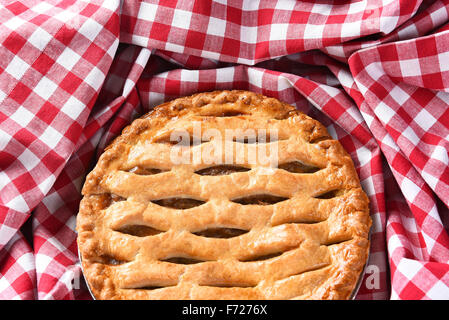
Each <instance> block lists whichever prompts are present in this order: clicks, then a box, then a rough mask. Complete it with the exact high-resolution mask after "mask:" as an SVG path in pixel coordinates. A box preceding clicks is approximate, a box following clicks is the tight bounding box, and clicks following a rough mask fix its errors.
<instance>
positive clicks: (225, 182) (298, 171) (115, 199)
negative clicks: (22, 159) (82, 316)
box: [77, 90, 371, 299]
mask: <svg viewBox="0 0 449 320" xmlns="http://www.w3.org/2000/svg"><path fill="white" fill-rule="evenodd" d="M195 125H196V126H199V127H200V128H201V130H202V132H207V131H208V129H213V130H215V131H212V132H215V133H217V132H218V133H223V134H222V137H223V139H222V140H221V141H219V140H220V139H218V138H216V136H214V137H213V138H210V139H207V137H206V138H203V137H202V136H201V137H195V135H194V133H195ZM239 128H244V129H254V130H258V131H257V132H262V131H263V130H265V131H266V132H268V134H267V136H266V137H267V138H266V139H265V140H263V139H262V138H261V139H260V140H258V137H257V138H255V140H253V141H250V140H251V139H250V138H248V137H247V139H246V140H245V139H243V138H241V137H238V138H237V139H234V140H235V141H234V140H232V141H230V143H229V144H228V145H231V147H235V148H237V147H239V148H240V149H239V150H240V151H242V150H243V151H244V152H248V153H247V154H250V153H251V152H256V151H257V150H259V148H262V147H265V148H267V147H268V146H271V147H273V146H275V147H276V148H277V149H276V150H277V157H278V166H276V167H273V166H272V165H271V164H270V163H268V164H266V162H263V161H261V160H260V159H256V161H249V156H248V157H247V158H245V157H243V158H244V159H243V160H242V159H240V160H241V162H239V163H237V161H236V163H228V162H225V161H224V160H223V158H219V157H216V158H214V159H215V162H214V163H213V164H210V162H209V163H208V162H207V161H209V160H210V159H209V160H207V159H206V160H207V161H206V160H204V159H202V158H201V159H199V160H198V159H196V161H187V162H183V163H173V160H172V159H173V158H171V155H172V153H171V152H173V150H174V149H173V148H178V149H177V150H181V149H182V150H184V151H185V150H187V151H185V152H187V154H188V155H189V156H191V155H192V154H194V152H195V150H196V151H205V150H206V148H208V147H211V145H212V146H213V145H214V144H218V143H221V144H222V145H226V144H224V143H223V142H229V141H228V140H226V139H227V137H226V135H225V134H224V132H225V130H226V129H239ZM176 131H179V132H181V131H182V132H187V133H188V134H189V135H190V138H193V137H194V139H192V140H193V141H194V142H193V143H192V144H190V145H185V146H184V147H179V146H176V145H175V144H176V142H173V141H171V140H170V139H169V137H170V135H171V134H172V133H173V132H176ZM275 132H276V133H277V137H275V139H273V137H272V136H275V135H274V134H273V133H275ZM240 138H241V139H240ZM195 139H196V140H195ZM239 139H240V140H239ZM225 140H226V141H225ZM195 141H196V142H195ZM217 148H218V147H217ZM217 150H218V149H217ZM226 150H228V149H226ZM236 153H237V152H234V156H233V158H232V160H236V159H237V155H236ZM201 154H202V153H201ZM192 157H194V156H192ZM220 161H221V162H220ZM82 193H83V196H84V197H83V199H82V201H81V204H80V210H79V214H78V216H77V232H78V246H79V251H80V256H81V258H82V266H83V272H84V276H85V278H86V280H87V282H88V284H89V287H90V289H91V291H92V293H93V295H94V296H95V298H97V299H348V298H349V297H350V295H351V293H352V292H353V290H354V288H355V286H356V284H357V281H358V279H359V276H360V274H361V272H362V270H363V268H364V265H365V263H366V261H367V258H368V253H369V247H370V243H369V238H368V235H369V230H370V226H371V219H370V216H369V207H368V198H367V196H366V194H365V193H364V192H363V190H362V188H361V186H360V182H359V178H358V176H357V173H356V170H355V168H354V164H353V162H352V160H351V158H350V156H349V155H348V154H347V152H346V151H345V150H344V149H343V147H342V146H341V145H340V143H339V142H338V141H336V140H334V139H332V137H331V136H330V135H329V134H328V132H327V130H326V129H325V127H324V126H323V125H322V124H320V123H319V122H318V121H316V120H313V119H311V118H310V117H308V116H306V115H305V114H303V113H301V112H299V111H297V110H296V109H295V108H294V107H292V106H290V105H288V104H285V103H282V102H280V101H279V100H277V99H273V98H268V97H265V96H262V95H259V94H255V93H253V92H248V91H237V90H233V91H214V92H206V93H199V94H195V95H192V96H189V97H183V98H179V99H176V100H173V101H171V102H167V103H164V104H162V105H160V106H158V107H156V108H154V110H152V111H151V112H150V113H148V114H146V115H144V116H143V117H141V118H139V119H136V120H135V121H133V122H132V124H131V125H129V126H128V127H126V128H125V129H124V130H123V132H122V134H121V135H120V136H119V137H118V138H116V139H115V140H114V141H113V142H112V143H111V144H110V145H109V146H108V147H107V148H106V150H105V151H104V153H103V154H102V155H101V157H100V158H99V160H98V163H97V164H96V166H95V168H94V169H93V170H92V171H91V172H90V173H89V174H88V176H87V178H86V181H85V184H84V187H83V190H82Z"/></svg>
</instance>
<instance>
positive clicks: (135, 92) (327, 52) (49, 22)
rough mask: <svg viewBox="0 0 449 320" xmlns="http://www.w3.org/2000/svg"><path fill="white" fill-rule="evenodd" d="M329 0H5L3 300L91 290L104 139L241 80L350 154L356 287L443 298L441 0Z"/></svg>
mask: <svg viewBox="0 0 449 320" xmlns="http://www.w3.org/2000/svg"><path fill="white" fill-rule="evenodd" d="M326 2H328V1H319V2H318V1H311V0H309V1H298V2H296V1H288V0H284V1H281V0H279V1H274V0H260V1H256V0H248V1H237V0H228V1H226V0H214V1H200V0H197V1H169V0H159V1H156V0H145V1H131V0H124V1H123V0H122V1H120V0H104V1H102V0H95V1H84V0H48V1H35V0H19V1H13V0H2V1H0V191H1V192H0V298H2V299H85V298H89V297H90V296H89V294H88V291H87V289H86V286H85V284H84V280H83V278H82V274H81V272H80V264H79V260H78V255H77V245H76V233H75V220H76V219H75V217H76V214H77V210H78V205H79V201H80V198H81V195H80V188H81V186H82V184H83V180H84V178H85V175H86V173H87V172H88V171H89V170H90V169H91V168H92V164H93V163H94V162H95V160H96V159H97V157H98V156H99V154H101V152H102V150H103V148H104V147H105V146H106V145H107V144H108V143H109V142H110V141H111V139H113V138H114V137H115V136H116V135H118V134H119V133H120V131H121V130H122V129H123V127H124V126H126V125H127V124H129V123H130V121H131V120H132V119H133V118H135V117H137V116H139V115H142V114H143V113H145V112H147V111H149V110H150V109H151V108H152V107H154V106H156V105H158V104H160V103H161V102H163V101H167V100H170V99H173V98H176V97H179V96H184V95H190V94H193V93H195V92H201V91H209V90H214V89H248V90H252V91H255V92H260V93H263V94H265V95H268V96H272V97H275V98H279V99H281V100H283V101H286V102H287V103H290V104H292V105H294V106H296V107H297V108H298V109H300V110H302V111H303V112H306V113H307V114H309V115H310V116H312V117H314V118H316V119H317V120H319V121H321V122H322V123H324V124H325V125H326V126H327V128H328V130H329V132H330V134H331V135H332V136H333V137H335V138H338V139H339V140H340V142H341V143H342V144H343V146H344V147H345V148H346V150H348V152H350V154H351V156H352V158H353V160H354V162H355V165H356V167H357V170H358V173H359V175H360V179H361V183H362V186H363V188H364V190H365V191H366V192H367V194H368V195H369V197H370V200H371V216H372V219H373V228H372V235H371V238H372V245H371V255H370V259H369V263H368V267H367V269H366V274H365V279H364V281H363V282H362V285H361V289H360V291H359V294H358V296H357V298H358V299H388V298H391V299H449V236H448V227H449V209H448V205H449V160H448V158H449V157H448V150H449V0H444V1H443V0H441V1H423V0H400V1H399V0H383V1H378V0H360V1H353V2H352V3H351V2H350V1H344V2H343V1H334V4H326ZM329 2H332V1H329Z"/></svg>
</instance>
